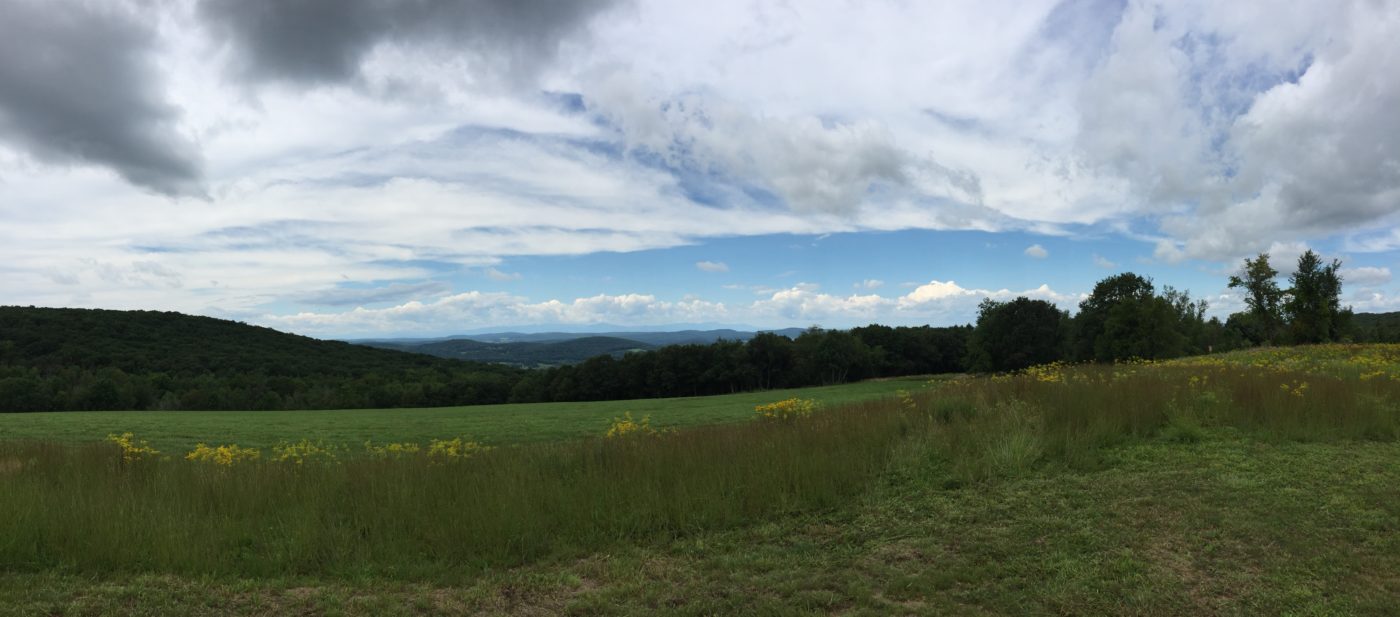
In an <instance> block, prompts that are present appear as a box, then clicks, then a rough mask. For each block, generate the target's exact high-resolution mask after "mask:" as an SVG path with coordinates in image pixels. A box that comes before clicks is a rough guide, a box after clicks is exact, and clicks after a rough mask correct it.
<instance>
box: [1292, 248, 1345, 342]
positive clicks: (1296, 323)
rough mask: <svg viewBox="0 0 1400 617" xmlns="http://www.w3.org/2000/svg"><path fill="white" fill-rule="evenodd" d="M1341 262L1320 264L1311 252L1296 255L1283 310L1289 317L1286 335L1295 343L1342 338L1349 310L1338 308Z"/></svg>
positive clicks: (1320, 261)
mask: <svg viewBox="0 0 1400 617" xmlns="http://www.w3.org/2000/svg"><path fill="white" fill-rule="evenodd" d="M1341 267H1342V263H1341V262H1340V261H1337V260H1335V259H1334V260H1332V263H1330V264H1327V265H1323V263H1322V258H1321V257H1319V256H1318V255H1317V253H1314V252H1312V251H1307V252H1305V253H1303V254H1302V255H1300V256H1299V257H1298V270H1297V271H1295V272H1294V273H1293V276H1291V277H1289V279H1288V281H1289V283H1291V284H1292V285H1293V287H1292V289H1290V290H1289V292H1288V300H1287V302H1285V303H1284V306H1283V312H1284V314H1285V315H1286V316H1287V317H1288V320H1289V328H1288V332H1289V337H1290V338H1291V340H1292V341H1293V342H1294V343H1323V342H1328V341H1335V340H1337V339H1339V338H1341V332H1342V330H1343V329H1344V327H1345V320H1346V317H1347V316H1348V315H1349V311H1346V312H1344V311H1343V310H1342V308H1341V300H1340V296H1341V293H1342V278H1341V276H1340V275H1339V274H1337V271H1338V270H1340V269H1341Z"/></svg>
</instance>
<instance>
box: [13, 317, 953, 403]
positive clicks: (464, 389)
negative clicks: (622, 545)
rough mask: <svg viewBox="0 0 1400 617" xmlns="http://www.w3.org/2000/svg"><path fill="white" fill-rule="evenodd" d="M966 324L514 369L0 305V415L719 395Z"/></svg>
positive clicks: (823, 376)
mask: <svg viewBox="0 0 1400 617" xmlns="http://www.w3.org/2000/svg"><path fill="white" fill-rule="evenodd" d="M971 331H972V328H971V327H970V326H958V327H951V328H932V327H927V326H923V327H899V328H891V327H887V326H880V325H871V326H867V327H863V328H855V329H852V330H848V331H843V330H823V329H820V328H816V327H814V328H811V329H809V330H807V331H806V332H804V333H803V334H801V335H799V336H798V337H796V339H789V338H787V337H784V336H780V335H777V334H773V333H763V334H759V335H758V336H756V337H754V338H753V339H750V340H749V341H747V342H738V341H720V342H717V343H714V344H711V345H674V346H668V347H662V348H660V349H657V350H652V351H644V352H637V353H629V354H627V355H625V356H622V357H620V358H615V357H613V356H610V355H601V356H597V357H594V358H592V359H589V360H587V361H585V362H583V363H581V364H577V365H571V366H561V367H557V368H551V369H539V370H527V369H520V368H514V367H509V366H505V365H499V364H485V363H479V362H469V361H461V360H448V359H442V358H436V357H432V356H428V355H423V354H412V353H405V352H399V351H391V350H384V349H375V348H371V347H366V346H361V345H351V344H348V343H342V342H338V341H322V340H317V339H312V338H308V337H302V336H297V335H292V334H285V333H281V332H277V331H275V330H271V329H268V328H261V327H257V326H250V325H246V324H242V323H237V322H232V321H226V320H219V319H212V318H208V317H194V316H189V315H181V314H178V313H162V312H155V311H104V310H88V309H44V308H33V307H28V308H26V307H0V411H84V410H143V409H183V410H221V409H224V410H228V409H232V410H274V409H353V408H388V407H431V406H450V405H476V404H491V403H508V402H540V401H592V400H615V399H633V398H652V397H673V396H694V395H704V394H727V393H731V392H741V391H749V390H761V389H772V388H787V387H799V386H809V385H823V384H837V383H845V382H849V381H856V380H860V379H866V378H870V377H884V376H895V375H910V374H925V373H941V372H953V371H962V370H965V365H964V363H963V359H964V356H965V355H966V349H967V339H968V337H969V335H970V334H971Z"/></svg>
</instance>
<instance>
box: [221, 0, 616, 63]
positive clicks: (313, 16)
mask: <svg viewBox="0 0 1400 617" xmlns="http://www.w3.org/2000/svg"><path fill="white" fill-rule="evenodd" d="M614 2H615V0H574V1H558V0H204V2H203V3H202V4H201V5H200V11H201V14H202V15H203V17H204V20H205V22H206V23H207V25H209V26H210V27H211V30H213V31H214V32H216V33H217V34H218V35H219V36H221V37H223V38H224V39H225V40H226V41H227V42H229V43H230V44H231V45H232V46H233V48H234V50H235V52H236V53H237V55H238V58H239V60H240V61H241V62H242V64H243V67H242V68H243V69H244V70H245V71H246V72H247V76H249V77H252V78H255V79H264V80H278V81H289V82H298V83H304V84H317V83H336V82H345V81H349V80H351V79H353V78H355V77H356V76H357V75H358V74H359V70H360V63H361V61H362V60H363V58H364V56H365V55H366V54H367V53H369V52H370V50H372V49H374V47H375V46H376V45H379V44H381V43H392V44H398V45H405V46H413V45H433V46H443V47H447V48H450V49H453V50H457V51H463V52H470V53H473V54H474V55H476V56H478V57H480V58H481V59H484V60H486V62H487V64H488V66H486V67H484V68H486V69H487V70H488V71H491V72H495V73H497V74H498V75H500V76H503V77H507V78H517V77H520V76H522V75H528V74H530V73H532V72H534V71H535V70H536V69H538V68H539V66H540V65H541V64H542V63H543V62H546V61H548V60H550V59H552V58H553V57H554V55H555V53H556V52H557V51H558V46H559V42H560V40H562V39H563V38H565V37H566V36H568V35H569V34H571V33H573V32H574V31H575V30H577V29H578V28H580V27H581V26H583V25H584V24H586V23H587V22H588V20H589V19H591V18H593V17H594V16H595V15H597V14H598V13H599V12H600V11H602V10H603V9H605V8H607V7H608V6H610V5H612V4H614ZM481 68H483V67H473V70H478V69H481Z"/></svg>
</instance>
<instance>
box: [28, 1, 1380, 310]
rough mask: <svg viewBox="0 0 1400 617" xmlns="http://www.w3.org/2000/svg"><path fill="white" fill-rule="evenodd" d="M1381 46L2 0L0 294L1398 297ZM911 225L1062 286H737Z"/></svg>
mask: <svg viewBox="0 0 1400 617" xmlns="http://www.w3.org/2000/svg"><path fill="white" fill-rule="evenodd" d="M1396 66H1400V4H1396V3H1389V2H1373V1H1369V0H1325V1H1324V0H1317V1H1313V2H1302V3H1297V4H1296V5H1292V6H1290V8H1289V10H1286V11H1284V10H1278V9H1277V5H1276V4H1275V3H1269V2H1262V1H1259V2H1252V1H1243V2H1231V3H1226V4H1221V3H1217V2H1206V1H1205V0H1185V1H1172V2H1150V1H1126V2H1124V1H1120V0H1065V1H1051V0H1046V1H1030V2H1024V1H1016V2H1011V1H1009V0H1007V1H997V0H993V1H982V2H975V3H972V2H968V3H903V2H869V3H858V4H851V3H844V2H804V3H793V4H787V3H751V2H747V1H741V0H733V1H721V2H711V3H703V4H685V3H680V4H678V3H671V2H659V1H655V0H635V1H626V0H578V1H572V2H548V1H545V0H524V1H522V0H472V1H465V2H460V1H451V0H299V1H292V2H288V1H280V0H145V1H137V0H131V1H129V2H123V1H106V2H97V1H95V0H93V1H88V0H58V1H42V0H10V1H8V2H5V3H4V4H3V5H0V222H3V225H0V283H2V284H0V303H6V304H38V305H54V306H97V307H107V308H147V309H166V310H181V311H186V312H193V313H203V314H211V315H217V316H225V317H235V318H239V319H244V320H247V321H253V322H258V323H264V324H267V325H273V326H276V327H282V328H287V329H291V330H294V331H298V332H304V333H309V334H318V335H332V336H353V335H357V334H361V333H364V334H375V335H378V334H386V333H429V332H433V333H441V332H446V331H451V330H453V329H454V328H455V329H465V328H468V327H480V326H489V325H516V324H523V323H559V324H585V323H599V322H608V323H623V324H658V323H670V322H721V321H722V322H730V323H752V324H756V325H762V326H772V325H793V324H796V325H805V324H806V323H812V322H820V323H825V324H828V325H853V324H857V323H863V322H870V321H881V322H894V323H925V322H933V323H951V322H956V321H966V320H967V319H968V318H970V316H971V315H972V313H973V311H974V310H975V306H976V303H977V301H979V300H980V299H981V298H984V297H994V298H995V297H1002V296H1004V295H1006V294H1013V293H1016V292H1012V291H1009V290H1007V289H1003V288H1004V287H1010V288H1014V289H1022V290H1024V291H1022V292H1020V293H1024V294H1030V295H1036V296H1037V297H1044V298H1047V299H1051V300H1052V301H1056V302H1057V303H1060V304H1061V305H1062V306H1065V307H1066V308H1069V307H1072V306H1073V304H1074V303H1075V302H1077V299H1078V298H1079V297H1082V294H1083V293H1084V292H1085V291H1087V290H1088V288H1089V287H1090V286H1092V283H1093V281H1094V280H1096V279H1097V278H1100V277H1101V276H1102V275H1103V274H1104V273H1105V272H1106V271H1108V270H1109V269H1113V268H1120V267H1126V266H1120V264H1131V266H1130V267H1135V268H1138V269H1139V271H1144V272H1146V273H1148V274H1153V273H1157V274H1159V275H1161V276H1164V277H1169V276H1170V275H1171V274H1170V273H1172V272H1178V271H1179V270H1173V268H1178V269H1180V268H1187V269H1194V270H1196V271H1201V272H1210V273H1212V276H1214V277H1215V279H1218V280H1217V281H1216V282H1214V283H1211V284H1214V285H1215V287H1213V288H1207V289H1199V290H1197V291H1199V292H1202V293H1204V295H1208V296H1210V297H1211V299H1212V300H1213V301H1214V302H1216V303H1217V304H1218V305H1219V306H1223V307H1230V306H1234V305H1235V304H1237V300H1235V299H1232V298H1230V297H1229V296H1228V295H1227V294H1224V293H1223V289H1221V288H1223V276H1220V273H1221V272H1225V271H1228V270H1230V269H1231V268H1233V267H1234V266H1235V264H1236V263H1237V262H1238V260H1239V258H1241V257H1242V256H1245V255H1249V254H1253V253H1255V252H1258V251H1261V250H1271V251H1273V252H1274V253H1276V254H1279V255H1280V256H1284V257H1285V259H1286V257H1287V256H1289V255H1295V254H1296V253H1297V252H1299V251H1301V250H1302V249H1303V248H1304V247H1316V248H1321V249H1323V250H1324V251H1325V252H1328V253H1329V254H1335V255H1337V256H1341V257H1343V258H1345V259H1346V260H1347V263H1348V268H1349V270H1348V272H1349V273H1350V278H1349V287H1350V288H1351V289H1352V290H1353V291H1354V292H1355V294H1354V295H1353V296H1352V298H1351V301H1352V302H1353V303H1354V304H1356V305H1357V306H1358V308H1359V309H1383V308H1395V307H1400V291H1397V290H1396V289H1395V288H1394V287H1393V285H1394V282H1393V281H1392V279H1391V276H1390V264H1392V263H1393V262H1394V261H1395V259H1394V257H1395V255H1396V254H1397V253H1400V113H1396V112H1395V110H1396V109H1400V72H1398V71H1395V70H1394V67H1396ZM901 230H906V231H907V230H919V231H921V232H922V233H925V234H926V236H924V237H925V238H927V241H928V242H931V243H940V242H954V241H961V240H955V238H961V236H954V235H950V234H956V233H958V232H968V231H978V232H985V234H986V237H987V238H990V240H988V241H987V242H986V244H988V245H989V246H990V245H991V244H993V243H997V242H998V240H997V239H998V238H1005V239H1006V242H1005V245H1004V247H1003V250H1004V251H1005V252H1006V253H1009V254H1011V255H1012V256H1013V257H1015V258H1018V259H1019V260H1020V261H1021V262H1031V263H1032V264H1034V263H1043V264H1046V265H1047V266H1049V267H1053V268H1055V269H1056V270H1055V272H1057V273H1063V275H1058V274H1057V277H1056V278H1055V279H1054V280H1053V281H1052V280H1050V278H1049V275H1047V276H1046V278H1045V279H1044V280H1041V281H1038V282H1036V281H1028V282H1025V283H1024V284H1020V285H1016V286H1012V285H1010V284H1004V283H992V282H987V281H988V280H989V279H990V278H991V276H990V275H989V274H988V273H987V272H985V271H984V270H986V269H987V268H991V267H993V266H989V265H985V264H978V263H975V261H976V260H971V259H961V260H959V259H948V260H943V261H939V262H932V263H928V264H926V267H925V269H924V271H914V272H905V271H900V272H898V273H893V272H892V271H893V270H895V269H896V268H894V266H892V265H891V264H889V263H881V262H869V263H864V264H862V265H863V267H864V268H865V271H863V272H860V273H853V274H852V275H851V276H848V277H846V278H841V277H837V276H834V275H831V276H824V275H823V270H822V269H823V265H822V264H826V263H834V262H837V261H842V262H860V261H861V260H862V259H863V258H865V257H866V255H868V252H867V253H860V252H851V253H846V254H821V255H820V256H817V257H811V258H809V260H808V262H807V263H809V264H813V265H812V267H813V269H814V270H815V271H805V272H801V273H799V274H793V273H792V271H791V270H788V271H786V272H783V271H775V272H767V271H764V272H763V274H762V276H759V275H756V274H754V273H755V272H758V271H760V270H762V267H761V266H763V265H764V264H765V263H766V262H767V259H766V258H765V257H764V256H763V255H762V254H761V253H762V251H761V250H760V249H762V248H763V247H765V246H775V245H780V244H784V243H794V244H801V245H803V246H807V245H808V244H810V245H811V246H818V245H822V242H821V240H822V239H823V238H825V237H826V235H827V234H880V233H894V232H900V231H901ZM735 238H739V239H743V238H748V239H749V242H748V243H743V242H739V243H737V244H736V243H724V242H721V241H723V240H726V239H735ZM812 238H815V240H812ZM1062 241H1063V242H1077V243H1082V244H1083V245H1085V246H1087V247H1090V248H1091V249H1092V250H1088V251H1085V252H1084V258H1082V259H1079V258H1077V257H1073V256H1074V255H1076V254H1077V253H1076V251H1073V250H1066V248H1065V245H1064V244H1062V243H1059V242H1062ZM1114 242H1118V243H1126V244H1127V245H1130V246H1132V247H1135V248H1132V249H1122V248H1121V245H1118V246H1119V250H1117V251H1116V252H1114V251H1110V250H1108V245H1109V244H1112V243H1114ZM804 243H805V244H804ZM720 244H723V245H724V246H723V247H720ZM824 246H831V245H830V244H827V245H824ZM684 247H698V248H702V249H706V251H708V252H706V251H702V252H700V253H698V254H696V255H690V254H689V253H687V257H686V258H685V259H677V260H669V261H668V260H665V259H660V258H658V257H657V255H660V254H662V253H665V252H667V251H678V250H682V249H683V248H684ZM775 250H776V249H775ZM794 250H795V249H794ZM804 250H805V249H804ZM610 254H618V255H622V256H631V257H620V258H618V259H616V260H602V258H600V260H601V261H600V263H605V264H606V265H607V267H608V270H607V271H606V272H603V273H597V274H600V276H599V277H596V280H595V279H589V277H587V276H584V275H583V274H581V273H580V272H579V271H578V270H577V269H570V267H569V266H568V263H569V262H567V261H549V260H550V259H558V260H568V259H576V258H579V257H581V256H590V255H610ZM919 254H920V253H918V249H917V248H916V247H913V245H912V244H911V247H910V248H909V249H908V255H910V256H911V258H913V257H917V256H918V255H919ZM1090 255H1092V257H1090ZM1028 257H1029V259H1028ZM1072 259H1073V260H1074V261H1073V262H1071V261H1070V260H1072ZM670 261H674V264H675V265H674V268H673V272H672V273H669V274H666V273H658V272H657V271H656V269H657V268H658V267H659V266H658V265H657V264H658V263H662V262H667V263H669V262H670ZM589 263H592V262H589ZM1007 263H1009V262H1007ZM1277 265H1279V266H1280V269H1281V270H1286V269H1287V265H1288V264H1287V263H1285V260H1280V262H1279V263H1278V264H1277ZM527 266H528V267H527ZM1000 267H1002V268H1035V267H1039V266H1036V265H1005V264H1004V265H1002V266H1000ZM1027 271H1028V272H1031V271H1033V270H1027ZM1035 272H1038V271H1035ZM1047 272H1049V271H1048V270H1047ZM643 275H646V276H643ZM785 275H786V276H785ZM794 276H795V277H800V278H797V279H796V280H805V281H807V283H805V284H804V283H798V282H795V281H794V280H783V279H784V278H786V277H794ZM842 276H845V275H844V274H843V275H842ZM584 279H588V280H591V281H593V282H592V283H589V282H588V281H585V280H584ZM838 279H839V280H838ZM955 279H956V280H963V281H968V280H973V281H975V282H976V284H972V285H969V286H968V287H967V288H964V287H962V286H959V285H958V284H956V283H954V282H952V281H953V280H955ZM1187 279H1188V280H1187V281H1186V282H1198V281H1199V280H1201V279H1199V278H1196V279H1192V278H1191V277H1187ZM628 280H634V281H646V282H645V283H642V282H638V283H636V285H639V286H640V287H637V288H632V289H628V288H626V285H627V281H628ZM883 280H895V281H897V280H908V281H911V282H909V283H906V284H904V285H902V287H903V288H904V289H906V290H908V291H907V293H903V294H901V293H900V291H896V290H894V288H895V286H894V285H891V286H889V287H883V288H882V291H881V292H880V293H876V288H878V287H881V285H882V283H880V281H883ZM872 281H874V284H872V283H871V282H872ZM1051 283H1053V284H1054V286H1055V287H1054V288H1052V287H1051V286H1050V285H1051ZM590 284H591V285H594V287H589V285H590ZM822 289H853V290H854V293H851V294H849V295H844V294H836V293H832V292H823V291H822ZM1211 294H1214V295H1211Z"/></svg>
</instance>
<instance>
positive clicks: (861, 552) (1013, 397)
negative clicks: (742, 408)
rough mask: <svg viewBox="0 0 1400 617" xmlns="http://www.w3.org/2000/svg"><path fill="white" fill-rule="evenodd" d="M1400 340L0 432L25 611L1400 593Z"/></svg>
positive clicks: (1169, 602)
mask: <svg viewBox="0 0 1400 617" xmlns="http://www.w3.org/2000/svg"><path fill="white" fill-rule="evenodd" d="M1397 360H1400V347H1395V346H1391V347H1378V346H1373V347H1354V346H1353V347H1345V346H1328V347H1314V348H1299V349H1290V350H1263V351H1257V352H1252V353H1248V354H1234V355H1230V356H1217V357H1206V358H1194V359H1187V360H1183V361H1176V362H1171V363H1161V364H1125V365H1116V366H1098V367H1064V366H1050V367H1040V368H1037V369H1034V370H1031V371H1027V372H1026V373H1024V374H1020V375H1010V376H997V377H991V378H966V379H953V380H947V381H942V382H939V383H935V384H931V385H930V386H929V387H927V388H923V389H921V390H917V391H915V392H914V393H913V394H912V395H910V396H903V397H886V398H880V399H877V400H867V401H865V402H862V403H857V404H853V405H849V406H845V407H838V406H834V405H831V406H828V408H827V409H825V410H822V411H819V412H818V413H816V414H813V415H812V416H811V417H810V418H794V419H791V420H789V421H780V422H763V421H748V422H731V423H728V424H724V425H721V426H713V427H697V428H690V429H686V430H681V431H677V432H673V433H665V434H659V435H647V434H644V433H637V434H633V435H632V436H630V437H627V438H618V439H592V440H564V441H555V442H534V443H522V444H521V445H519V446H515V447H504V448H498V449H496V450H493V451H490V452H484V453H478V454H477V455H475V456H472V457H469V458H465V459H461V460H440V459H434V458H432V457H428V456H427V455H426V454H415V455H412V456H407V457H404V458H386V459H375V458H372V457H368V456H363V457H356V458H344V459H342V460H339V461H336V462H315V461H311V462H308V463H307V464H305V465H297V464H286V463H276V462H274V461H271V460H266V459H264V460H258V461H250V462H244V463H238V464H234V465H230V466H218V465H207V464H205V465H201V464H195V463H188V462H185V461H180V460H174V461H166V460H160V459H158V458H157V459H154V460H133V461H125V462H124V461H123V460H122V457H121V455H120V453H119V451H117V450H116V448H114V447H113V446H111V445H104V444H86V445H73V444H64V443H13V442H11V443H0V564H3V565H4V567H3V568H0V615H3V614H17V615H18V614H93V615H98V614H104V615H105V614H149V615H162V614H172V613H175V614H179V613H187V614H210V615H218V614H268V615H274V614H288V613H303V614H308V613H309V614H353V615H379V614H390V615H393V614H399V615H411V614H473V613H484V614H498V613H513V614H541V615H544V614H561V613H567V614H585V615H588V614H596V615H606V614H656V613H669V614H695V615H702V614H830V613H842V614H870V615H877V614H891V613H893V614H1008V615H1021V614H1044V615H1059V614H1076V615H1078V614H1138V615H1201V614H1227V615H1229V614H1235V615H1253V614H1296V615H1352V614H1367V615H1387V614H1395V610H1396V607H1397V606H1400V533H1397V531H1400V491H1396V490H1395V488H1394V487H1395V486H1400V372H1397V371H1395V367H1396V366H1397V365H1400V362H1397ZM907 385H908V384H905V386H906V388H907ZM774 398H777V397H775V396H767V397H763V398H762V400H763V401H769V400H773V399H774ZM746 415H749V416H751V415H752V410H751V408H750V409H749V410H748V411H747V412H746ZM592 434H596V429H595V432H593V433H592Z"/></svg>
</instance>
